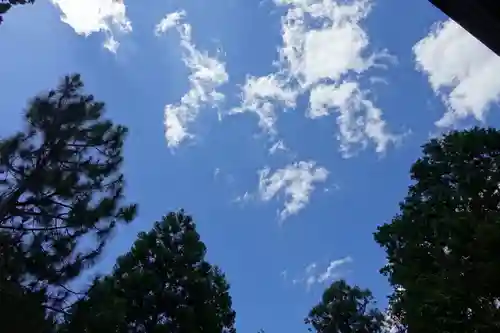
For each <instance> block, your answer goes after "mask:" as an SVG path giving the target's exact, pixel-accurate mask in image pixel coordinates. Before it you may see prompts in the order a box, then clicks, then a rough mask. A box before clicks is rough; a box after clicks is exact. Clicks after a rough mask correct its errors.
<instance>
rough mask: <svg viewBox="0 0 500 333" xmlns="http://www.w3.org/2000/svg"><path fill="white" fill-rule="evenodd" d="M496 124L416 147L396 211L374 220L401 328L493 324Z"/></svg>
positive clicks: (496, 315) (496, 323)
mask: <svg viewBox="0 0 500 333" xmlns="http://www.w3.org/2000/svg"><path fill="white" fill-rule="evenodd" d="M499 167H500V132H499V131H498V130H495V129H481V128H474V129H471V130H467V131H453V132H451V133H449V134H448V135H445V136H444V137H442V138H439V139H433V140H431V141H430V142H429V143H427V144H426V145H425V146H424V147H423V157H421V158H420V159H419V160H418V161H417V162H416V163H415V164H414V165H413V166H412V169H411V178H412V180H413V181H414V183H413V184H412V185H411V186H410V188H409V191H408V195H407V196H406V198H405V200H404V201H403V202H402V203H401V204H400V206H401V212H400V213H399V214H398V215H397V216H396V217H394V219H393V220H392V221H391V222H390V223H387V224H384V225H383V226H380V227H379V228H378V230H377V232H376V233H375V240H376V241H377V242H378V243H379V244H380V245H381V246H382V247H383V248H384V249H385V251H386V253H387V259H388V264H387V265H386V266H385V267H384V268H383V270H382V272H383V273H384V274H386V275H388V276H389V280H390V282H391V284H392V285H393V287H394V293H393V295H392V309H393V315H394V317H395V319H396V320H397V321H399V322H400V323H401V324H402V325H403V326H404V327H406V329H407V331H408V332H409V333H413V332H418V333H420V332H425V333H433V332H439V333H448V332H449V333H457V332H475V333H483V332H484V333H486V332H495V331H500V311H499V307H500V283H498V282H499V278H498V277H499V276H500V257H499V256H498V255H497V252H498V244H500V172H499V171H500V169H499Z"/></svg>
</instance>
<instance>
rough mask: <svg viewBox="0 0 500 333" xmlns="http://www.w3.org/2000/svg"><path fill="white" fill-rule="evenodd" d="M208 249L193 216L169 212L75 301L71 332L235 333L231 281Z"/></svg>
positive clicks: (68, 327)
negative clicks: (209, 259)
mask: <svg viewBox="0 0 500 333" xmlns="http://www.w3.org/2000/svg"><path fill="white" fill-rule="evenodd" d="M205 253H206V248H205V245H204V244H203V242H201V240H200V237H199V235H198V233H197V232H196V228H195V224H194V222H193V221H192V219H191V217H190V216H188V215H185V214H184V212H182V211H181V212H178V213H170V214H169V215H167V216H165V217H164V218H163V220H162V221H160V222H156V223H155V226H154V228H153V230H152V231H150V232H148V233H141V234H139V237H138V240H137V241H136V242H135V244H134V245H133V247H132V249H131V250H130V252H129V253H127V254H126V255H124V256H122V257H120V258H119V259H118V260H117V263H116V265H115V268H114V270H113V272H112V274H110V275H109V276H106V277H104V278H101V279H98V280H97V281H95V283H94V284H93V286H92V287H91V290H90V292H89V294H88V297H86V298H85V299H83V300H81V301H79V302H77V303H76V304H75V305H74V307H73V309H72V310H71V316H70V317H69V319H68V322H69V323H68V325H67V327H66V330H67V332H73V333H77V332H87V333H91V332H110V333H111V332H120V333H121V332H123V333H125V332H148V333H153V332H154V333H163V332H165V333H197V332H198V333H201V332H205V333H234V332H235V329H234V319H235V312H234V311H233V310H232V309H231V297H230V295H229V285H228V283H227V282H226V279H225V277H224V275H223V274H222V272H221V271H220V269H219V268H218V267H216V266H212V265H210V264H209V263H208V262H207V261H205Z"/></svg>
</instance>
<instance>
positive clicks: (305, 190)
mask: <svg viewBox="0 0 500 333" xmlns="http://www.w3.org/2000/svg"><path fill="white" fill-rule="evenodd" d="M327 176H328V171H327V170H326V169H325V168H323V167H316V164H315V162H312V161H309V162H305V161H301V162H298V163H293V164H290V165H287V166H286V167H285V168H283V169H278V170H276V171H275V172H274V173H272V174H271V173H270V170H269V168H265V169H263V170H261V171H260V172H259V197H260V199H261V200H263V201H269V200H271V199H273V198H274V197H275V196H276V195H278V193H280V192H283V193H284V195H285V198H286V199H285V205H284V208H283V209H282V210H281V211H280V212H279V217H280V220H281V221H283V220H285V219H286V218H287V217H289V216H290V215H294V214H297V213H298V212H299V211H300V210H302V209H303V208H304V207H305V206H306V205H307V203H308V202H309V197H310V195H311V193H312V192H313V191H314V188H315V183H323V182H325V180H326V178H327Z"/></svg>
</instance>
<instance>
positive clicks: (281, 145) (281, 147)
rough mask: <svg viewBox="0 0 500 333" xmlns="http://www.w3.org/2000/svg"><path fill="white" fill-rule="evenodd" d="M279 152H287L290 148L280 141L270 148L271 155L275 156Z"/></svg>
mask: <svg viewBox="0 0 500 333" xmlns="http://www.w3.org/2000/svg"><path fill="white" fill-rule="evenodd" d="M278 150H281V151H287V150H288V148H287V147H286V146H285V144H284V143H283V140H278V141H276V142H275V143H274V144H273V145H272V146H271V148H269V154H271V155H273V154H276V152H277V151H278Z"/></svg>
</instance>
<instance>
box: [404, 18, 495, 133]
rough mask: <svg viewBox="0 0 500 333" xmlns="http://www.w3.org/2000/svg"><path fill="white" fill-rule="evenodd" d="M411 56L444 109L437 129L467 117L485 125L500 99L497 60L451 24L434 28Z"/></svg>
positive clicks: (472, 38) (476, 41)
mask: <svg viewBox="0 0 500 333" xmlns="http://www.w3.org/2000/svg"><path fill="white" fill-rule="evenodd" d="M413 52H414V54H415V61H416V63H417V69H418V70H420V71H421V72H423V73H425V74H427V75H428V79H429V83H430V85H431V87H432V89H433V90H434V92H435V93H436V94H437V95H438V96H439V97H440V98H442V100H443V102H444V103H445V106H446V108H447V111H446V113H445V114H444V116H443V117H442V118H441V119H439V120H438V121H437V122H436V125H437V126H439V127H451V126H453V125H454V124H455V123H456V122H457V121H459V120H461V119H464V118H467V117H469V116H472V117H474V118H475V119H477V120H479V121H484V118H485V116H486V113H487V111H488V110H489V108H490V107H491V105H492V104H494V103H497V102H498V101H499V99H500V76H499V75H498V73H499V72H500V57H498V56H497V55H495V54H494V53H493V52H492V51H490V50H489V49H488V48H487V47H486V46H484V45H483V44H482V43H481V42H479V41H478V40H477V39H475V38H474V37H473V36H471V35H470V34H469V33H468V32H467V31H465V30H464V29H463V28H462V27H460V26H459V25H458V24H456V23H455V22H453V21H451V20H447V21H446V22H444V23H440V24H437V25H435V26H434V27H433V28H432V30H431V32H430V33H429V35H427V36H426V37H425V38H423V39H422V40H420V41H419V42H418V43H417V44H416V45H415V46H414V47H413Z"/></svg>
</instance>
